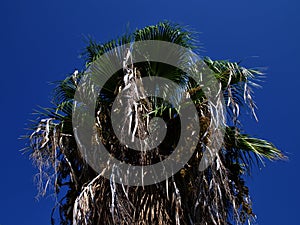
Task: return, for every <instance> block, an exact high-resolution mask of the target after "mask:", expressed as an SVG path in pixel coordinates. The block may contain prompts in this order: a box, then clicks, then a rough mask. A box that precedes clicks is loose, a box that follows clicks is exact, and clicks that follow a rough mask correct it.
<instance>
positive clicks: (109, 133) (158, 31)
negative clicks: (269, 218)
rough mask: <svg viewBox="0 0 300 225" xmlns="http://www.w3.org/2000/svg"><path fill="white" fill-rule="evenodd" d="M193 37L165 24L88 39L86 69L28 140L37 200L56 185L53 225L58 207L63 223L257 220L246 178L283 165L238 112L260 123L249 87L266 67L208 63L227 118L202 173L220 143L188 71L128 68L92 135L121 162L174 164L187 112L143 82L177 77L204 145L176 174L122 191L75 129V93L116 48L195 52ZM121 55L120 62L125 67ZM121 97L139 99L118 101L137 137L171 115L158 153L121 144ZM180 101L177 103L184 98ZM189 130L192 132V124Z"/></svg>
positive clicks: (61, 86) (110, 90) (110, 87)
mask: <svg viewBox="0 0 300 225" xmlns="http://www.w3.org/2000/svg"><path fill="white" fill-rule="evenodd" d="M193 35H194V34H193V32H190V31H188V30H187V29H186V28H184V27H182V26H179V25H176V24H172V23H169V22H160V23H158V24H157V25H154V26H147V27H145V28H143V29H140V30H136V31H135V32H133V33H132V34H126V35H124V36H121V37H120V38H117V39H115V40H112V41H109V42H107V43H104V44H97V43H96V42H94V41H91V40H90V41H89V43H88V46H87V47H86V51H85V54H84V56H85V59H86V68H84V69H83V70H82V71H81V72H78V71H75V72H74V73H73V74H69V75H68V76H67V77H66V79H65V80H63V81H59V82H57V83H56V85H57V86H56V88H55V91H54V98H53V105H54V107H52V108H44V109H42V110H40V111H38V112H37V113H38V115H39V117H38V118H37V119H36V121H34V124H33V128H32V129H33V131H32V133H31V134H30V135H28V140H29V142H30V148H28V151H29V152H30V157H31V158H32V159H33V160H34V162H35V163H36V165H37V168H38V169H39V173H38V174H37V178H38V187H39V193H40V195H45V194H46V191H47V190H48V189H50V188H51V187H52V188H54V193H55V195H56V196H57V198H58V200H57V203H56V205H55V207H54V210H53V212H52V217H51V218H52V220H51V221H52V224H54V222H55V221H54V218H53V215H54V212H55V209H58V210H59V215H60V223H61V224H244V223H245V222H249V223H251V222H252V221H253V219H254V218H255V215H254V213H253V212H252V203H251V200H250V196H249V190H248V187H247V185H246V183H245V177H246V176H247V175H248V174H250V173H251V167H252V166H259V167H260V166H261V165H263V163H264V161H263V159H264V158H267V159H270V160H278V159H284V158H285V156H284V155H283V154H282V153H281V151H280V150H278V149H277V148H276V147H275V146H274V145H273V144H272V143H270V142H268V141H266V140H262V139H258V138H255V137H251V136H250V135H248V134H244V133H243V132H242V131H241V127H242V125H241V121H240V120H239V112H240V108H241V109H242V108H243V109H244V110H247V109H250V111H251V112H252V114H253V115H254V117H255V118H256V116H255V111H254V110H255V103H254V101H253V99H252V89H251V88H252V87H253V86H258V84H256V82H257V81H259V79H260V77H261V76H262V73H261V72H260V71H258V70H254V69H247V68H245V67H242V66H241V65H240V62H239V63H236V62H229V61H223V60H212V59H210V58H208V57H205V58H203V62H204V64H205V66H206V67H207V68H209V71H210V72H211V75H212V76H213V77H214V78H216V79H217V80H218V82H219V83H220V90H221V93H222V95H223V96H224V101H225V108H224V110H225V111H224V112H225V114H226V118H227V122H226V124H225V126H224V130H223V131H224V140H223V143H222V146H221V148H220V149H219V151H218V152H217V154H216V157H215V158H214V160H213V162H212V163H211V164H210V165H209V166H208V167H207V168H206V169H205V170H199V163H200V161H201V159H202V158H203V154H204V152H205V149H206V146H207V145H208V144H209V142H210V141H211V139H213V131H212V129H211V124H212V121H213V120H214V119H215V115H214V114H213V113H212V112H211V111H210V100H209V99H208V98H207V97H206V95H205V93H204V90H203V88H202V87H201V86H200V85H199V84H198V83H197V82H195V81H194V80H192V79H190V78H189V77H188V76H187V75H188V74H187V73H186V72H185V71H183V70H182V69H179V68H177V67H174V66H172V65H168V64H166V63H162V62H154V61H147V60H146V61H144V62H137V63H129V62H126V63H125V67H126V68H123V69H120V70H118V71H117V72H115V73H114V74H113V75H112V76H111V77H110V79H109V80H108V81H107V82H106V83H105V85H104V87H103V88H102V90H101V91H100V94H98V96H97V103H96V108H95V111H94V112H93V113H94V116H95V118H96V119H95V120H94V124H93V128H94V130H95V132H96V136H97V138H98V141H99V140H100V141H101V142H102V143H103V145H104V146H105V147H106V149H107V150H108V151H109V152H110V154H111V155H112V156H114V157H115V158H117V159H119V160H120V161H122V162H125V163H130V164H132V165H142V166H143V165H151V164H153V163H157V162H158V161H161V160H162V159H165V158H167V157H168V156H169V155H170V154H171V153H172V152H173V151H174V146H176V143H177V142H178V139H179V136H180V129H181V128H180V123H179V121H180V118H179V117H180V109H179V108H176V107H174V105H172V104H170V103H168V102H165V101H164V100H162V99H161V98H158V97H148V98H146V97H144V96H143V92H142V88H143V84H141V82H140V81H141V78H142V77H163V78H167V79H169V80H172V81H173V82H175V83H176V84H178V87H180V89H176V91H175V92H174V93H173V94H174V96H177V95H176V92H177V94H178V93H179V92H180V93H184V94H185V95H189V96H190V97H191V99H192V101H193V104H194V105H195V108H196V110H197V113H198V116H199V117H198V118H199V125H200V132H199V135H198V138H199V141H198V142H197V143H195V149H194V151H193V154H192V157H191V158H190V160H189V161H188V162H187V163H186V164H185V165H184V166H183V167H182V168H181V169H180V170H179V171H178V172H177V173H175V174H174V175H172V176H171V177H169V178H167V179H166V180H165V181H160V182H157V183H155V184H151V185H139V186H131V185H124V184H120V183H117V182H116V181H115V180H114V179H113V176H111V178H110V179H109V178H105V177H104V176H102V175H101V174H100V175H99V173H98V172H99V171H96V170H95V168H94V167H92V166H91V165H90V164H89V163H88V162H87V161H86V158H85V157H84V155H83V153H82V151H81V150H80V146H79V144H78V142H76V137H75V136H76V134H74V129H73V126H72V125H74V124H72V123H73V122H74V120H73V122H72V116H74V115H73V113H74V111H73V109H74V107H75V100H74V99H75V95H76V91H77V89H78V87H79V84H80V82H81V81H82V79H83V77H84V74H85V72H86V71H87V70H89V69H90V68H91V67H92V66H93V63H94V62H96V61H97V60H98V59H99V57H101V56H102V55H104V54H109V53H110V52H111V50H113V49H115V48H116V47H120V46H123V45H125V44H129V43H133V42H138V41H147V40H159V41H166V42H171V43H174V44H177V45H180V46H183V47H185V48H187V49H190V50H193V51H197V44H196V43H197V42H196V41H195V40H194V39H193ZM123 57H124V56H123V55H120V62H119V63H122V60H123ZM182 61H184V60H182ZM185 62H186V61H185ZM110 63H113V62H110ZM108 67H109V65H108ZM98 69H100V70H101V69H105V68H101V67H100V68H98ZM126 69H127V70H128V71H129V72H130V71H131V73H132V74H134V76H133V77H132V78H131V79H129V80H127V82H128V83H130V85H129V86H126V83H125V81H124V75H125V74H126V73H127V72H128V71H127V70H126ZM126 71H127V72H126ZM128 83H127V84H128ZM136 88H138V89H136ZM125 90H126V91H125ZM85 91H86V90H85ZM164 91H165V90H164ZM120 92H122V93H123V95H125V94H126V95H128V96H130V99H131V100H130V101H128V102H126V101H125V100H124V99H122V98H121V99H119V101H120V103H121V104H123V105H125V106H124V107H125V112H123V111H122V112H119V113H121V116H122V115H123V116H122V118H124V119H123V120H122V122H121V123H120V128H121V129H123V132H124V129H125V130H126V129H127V130H128V129H129V130H130V131H131V132H132V131H133V130H134V127H136V131H135V133H134V136H135V137H138V138H140V139H143V138H145V137H144V136H145V134H147V132H148V128H149V127H148V122H147V121H148V120H149V118H150V119H151V118H153V117H154V116H159V117H161V118H163V119H164V121H165V122H166V124H167V125H168V127H167V131H166V137H165V139H164V140H163V142H162V143H161V144H160V145H159V146H157V147H155V149H154V150H153V151H150V152H143V151H140V152H136V151H132V149H131V148H130V147H128V146H127V145H124V144H122V141H120V140H118V138H117V136H116V134H115V132H114V131H113V125H112V122H111V120H110V115H111V112H112V107H113V102H114V101H115V99H116V96H117V95H118V94H119V93H120ZM125 92H126V93H125ZM124 93H125V94H124ZM178 96H179V94H178ZM180 96H181V97H178V98H182V95H180ZM134 99H138V100H134ZM135 101H136V102H137V101H138V102H139V106H140V109H141V110H134V109H133V108H134V107H133V104H134V102H135ZM129 111H130V112H131V114H132V115H134V116H133V117H132V118H131V120H130V119H128V118H129V117H127V116H126V115H129V114H130V113H129V114H128V112H129ZM126 112H127V113H126ZM122 113H123V114H122ZM224 121H225V120H224ZM128 127H130V128H128ZM189 129H191V130H193V126H191V127H190V128H189ZM187 151H188V150H187ZM113 171H114V170H112V172H111V173H112V174H111V175H113V173H114V172H113Z"/></svg>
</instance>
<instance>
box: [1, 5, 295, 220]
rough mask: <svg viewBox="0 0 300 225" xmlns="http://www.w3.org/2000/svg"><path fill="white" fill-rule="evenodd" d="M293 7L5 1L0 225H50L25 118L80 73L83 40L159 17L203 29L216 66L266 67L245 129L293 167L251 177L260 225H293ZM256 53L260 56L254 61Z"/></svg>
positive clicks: (273, 167) (283, 166)
mask: <svg viewBox="0 0 300 225" xmlns="http://www.w3.org/2000/svg"><path fill="white" fill-rule="evenodd" d="M299 4H300V3H299V1H297V0H290V1H289V0H273V1H271V0H266V1H262V0H251V1H250V0H242V1H241V0H229V1H223V0H219V1H215V0H205V1H203V0H194V1H191V0H185V1H181V0H172V1H163V0H160V1H158V0H153V1H143V0H139V1H106V0H105V1H104V0H101V1H100V0H84V1H83V0H81V1H79V0H74V1H67V0H63V1H61V0H60V1H58V0H51V1H50V0H48V1H41V0H39V1H38V0H26V1H24V0H10V1H8V0H7V1H1V3H0V25H1V26H0V28H1V34H0V49H1V51H0V57H1V60H0V62H1V68H2V71H1V81H0V92H1V93H0V99H1V110H0V115H1V119H2V122H1V131H0V132H1V135H0V137H1V143H2V146H1V163H0V171H1V172H0V175H1V183H0V224H1V225H15V224H22V225H23V224H24V225H42V224H50V212H51V207H52V205H53V203H54V202H53V201H52V200H51V197H48V198H44V199H41V200H40V201H39V202H37V201H36V200H35V199H34V196H35V194H36V187H35V185H34V184H33V175H34V174H35V172H36V170H35V169H34V168H33V167H32V165H31V162H30V161H29V160H28V156H27V155H21V154H20V152H19V151H18V150H19V149H21V148H22V147H23V145H24V142H22V141H20V140H17V138H18V137H19V136H20V135H21V134H24V132H25V131H24V130H23V128H24V127H25V126H26V125H25V124H26V122H27V119H29V118H30V113H31V112H32V110H33V109H34V108H36V106H37V105H43V106H49V105H48V102H49V100H50V98H51V90H52V88H53V86H50V85H49V84H48V83H47V82H49V81H55V80H60V79H63V78H64V77H65V74H67V73H71V72H73V70H74V69H75V68H81V67H82V64H83V62H82V60H81V59H79V58H78V55H79V54H80V53H81V52H82V49H83V47H84V45H85V44H84V42H83V38H82V37H83V35H92V36H93V37H94V38H95V39H96V40H99V41H107V40H109V39H111V38H114V37H116V36H117V35H120V34H122V33H123V32H124V31H125V30H126V25H127V24H128V23H129V24H130V28H132V29H134V28H137V27H138V28H141V27H143V26H146V25H150V24H155V23H157V22H158V21H161V20H165V19H168V20H171V21H174V22H177V23H180V24H184V25H189V26H190V27H191V28H193V29H194V30H196V31H199V32H202V33H201V34H200V35H199V41H200V42H201V43H203V46H204V48H205V54H206V55H209V56H211V57H212V58H214V59H230V60H240V59H245V61H244V62H245V64H244V65H246V66H250V67H254V66H265V67H268V70H267V71H266V72H267V79H266V80H265V82H264V83H263V86H264V87H263V89H260V90H256V95H255V97H256V101H257V104H258V107H259V111H258V116H259V118H260V121H259V123H258V124H257V123H256V122H254V121H253V120H248V121H247V124H246V125H245V129H246V130H247V131H248V132H249V133H252V134H255V135H256V136H258V137H263V138H265V139H267V140H272V141H273V142H274V143H275V144H276V145H277V146H278V147H279V148H281V149H283V150H284V151H285V152H288V155H289V157H290V160H289V162H279V163H272V164H271V163H267V167H266V168H264V169H263V170H262V171H255V172H254V174H253V177H252V178H250V179H249V184H250V187H251V193H252V199H253V200H254V211H255V213H256V214H257V215H258V220H257V222H258V224H261V225H271V224H272V225H285V224H292V225H293V224H299V210H300V197H299V196H300V195H299V192H298V191H299V184H300V181H299V180H300V179H299V178H300V177H299V171H300V166H299V162H300V158H299V157H300V154H299V143H300V142H299V140H300V132H299V130H298V128H299V125H300V123H299V119H298V116H299V115H300V107H299V96H300V95H299V84H300V73H299V64H300V57H299V53H300V45H299V40H300V29H299V24H300V16H299V15H300V14H299V11H300V5H299ZM252 56H259V57H258V58H251V57H252Z"/></svg>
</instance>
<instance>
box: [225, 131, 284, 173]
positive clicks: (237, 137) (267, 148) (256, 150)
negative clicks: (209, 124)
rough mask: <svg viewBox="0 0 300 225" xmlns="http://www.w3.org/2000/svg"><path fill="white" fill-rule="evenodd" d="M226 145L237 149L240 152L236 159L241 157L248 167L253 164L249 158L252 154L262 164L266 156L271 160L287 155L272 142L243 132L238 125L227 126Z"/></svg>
mask: <svg viewBox="0 0 300 225" xmlns="http://www.w3.org/2000/svg"><path fill="white" fill-rule="evenodd" d="M224 145H225V148H226V149H227V150H228V151H236V154H238V155H235V157H236V159H238V160H239V159H241V160H242V161H243V164H244V165H245V166H247V167H249V166H251V162H250V161H249V160H251V157H252V156H254V157H255V158H256V159H257V162H261V163H262V164H264V158H266V159H269V160H282V159H286V156H285V155H284V154H283V153H282V152H281V151H280V150H279V149H278V148H276V147H275V146H274V145H273V144H272V143H271V142H268V141H266V140H263V139H259V138H254V137H251V136H250V135H248V134H241V133H240V132H239V131H238V129H237V128H236V127H227V128H226V133H225V140H224ZM237 152H238V153H237ZM249 153H250V155H249Z"/></svg>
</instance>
